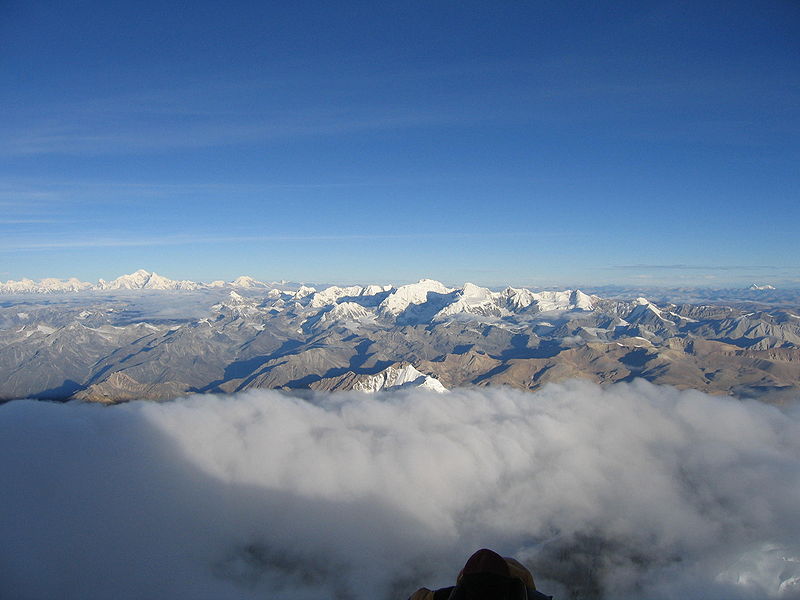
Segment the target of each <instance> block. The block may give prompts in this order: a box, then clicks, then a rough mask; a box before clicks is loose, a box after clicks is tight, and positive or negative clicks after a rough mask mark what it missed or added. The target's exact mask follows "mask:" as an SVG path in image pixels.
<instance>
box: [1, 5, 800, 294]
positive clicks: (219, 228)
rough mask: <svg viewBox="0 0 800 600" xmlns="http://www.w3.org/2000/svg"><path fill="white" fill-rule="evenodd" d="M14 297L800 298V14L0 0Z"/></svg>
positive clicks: (790, 10)
mask: <svg viewBox="0 0 800 600" xmlns="http://www.w3.org/2000/svg"><path fill="white" fill-rule="evenodd" d="M0 106H1V107H2V110H1V111H0V279H3V280H4V279H9V278H14V279H18V278H21V277H23V276H27V277H32V278H39V277H47V276H55V277H67V276H78V277H80V278H82V279H86V280H96V279H97V278H98V277H104V278H107V279H108V278H110V277H115V276H117V275H119V274H122V273H126V272H131V271H133V270H135V269H137V268H147V269H150V270H155V271H157V272H159V273H161V274H164V275H166V276H169V277H173V278H181V279H183V278H189V279H195V280H212V279H231V278H233V277H235V276H237V275H240V274H243V273H247V274H250V275H253V276H256V277H258V278H262V279H269V280H272V279H292V280H302V281H323V282H342V283H350V282H352V283H358V282H369V281H373V282H396V283H401V282H406V281H411V280H416V279H418V278H420V277H434V278H437V279H441V280H443V281H445V282H448V283H461V282H464V281H473V282H476V283H481V284H485V285H499V284H504V283H513V284H517V285H531V286H545V285H563V286H571V285H599V284H607V283H624V284H635V283H641V284H642V285H654V284H655V285H710V286H715V285H718V286H728V285H740V284H744V283H749V282H751V281H757V282H771V283H776V284H779V285H784V286H786V285H792V286H800V260H798V257H799V256H800V252H798V251H799V250H800V243H798V238H799V237H800V236H798V223H800V208H798V204H800V203H799V202H798V200H799V198H798V196H799V194H798V191H799V190H800V142H799V141H798V140H800V3H798V2H795V1H791V0H783V1H768V0H765V1H761V2H755V3H754V2H751V1H746V2H745V1H742V2H740V1H736V0H730V1H726V2H724V3H720V2H705V1H691V2H678V1H670V2H647V1H644V2H643V1H641V0H639V1H631V2H626V1H621V2H614V3H598V2H589V1H586V2H570V1H558V2H482V3H478V2H403V3H395V4H389V3H375V2H357V3H356V2H300V3H277V2H232V3H225V4H221V3H218V2H213V3H212V2H194V3H188V4H186V3H169V2H167V3H164V2H147V1H144V2H138V3H131V2H114V1H104V2H99V1H98V2H95V1H87V2H74V3H65V2H47V1H44V2H36V3H33V2H17V1H15V0H11V1H8V0H6V1H5V2H0Z"/></svg>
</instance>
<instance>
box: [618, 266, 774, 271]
mask: <svg viewBox="0 0 800 600" xmlns="http://www.w3.org/2000/svg"><path fill="white" fill-rule="evenodd" d="M611 268H612V269H622V270H652V271H744V270H755V271H758V270H763V271H765V270H776V269H778V268H779V267H776V266H774V265H687V264H674V265H648V264H639V265H614V266H613V267H611Z"/></svg>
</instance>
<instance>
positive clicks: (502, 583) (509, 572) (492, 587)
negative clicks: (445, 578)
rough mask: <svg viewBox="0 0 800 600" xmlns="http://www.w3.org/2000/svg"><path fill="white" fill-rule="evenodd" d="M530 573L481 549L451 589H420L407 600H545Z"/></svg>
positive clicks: (509, 559) (514, 563) (546, 597)
mask: <svg viewBox="0 0 800 600" xmlns="http://www.w3.org/2000/svg"><path fill="white" fill-rule="evenodd" d="M549 599H552V596H545V595H544V594H542V593H541V592H538V591H537V590H536V585H535V584H534V582H533V576H532V575H531V573H530V571H528V569H526V568H525V567H523V566H522V564H521V563H519V561H516V560H514V559H513V558H503V557H502V556H500V555H499V554H497V553H496V552H494V551H492V550H489V549H487V548H483V549H481V550H478V551H477V552H476V553H475V554H473V555H472V556H470V557H469V560H467V564H465V565H464V568H463V569H461V572H460V573H459V574H458V579H457V580H456V585H455V586H452V587H445V588H440V589H438V590H429V589H428V588H420V589H418V590H417V591H416V592H414V593H413V594H411V597H410V598H409V599H408V600H549Z"/></svg>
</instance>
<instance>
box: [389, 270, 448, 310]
mask: <svg viewBox="0 0 800 600" xmlns="http://www.w3.org/2000/svg"><path fill="white" fill-rule="evenodd" d="M452 291H453V290H452V289H451V288H448V287H446V286H445V285H444V284H442V283H441V282H439V281H436V280H434V279H420V280H419V281H418V282H417V283H409V284H407V285H401V286H400V287H399V288H397V289H396V290H395V291H394V292H392V293H391V294H389V296H387V297H386V299H385V300H384V301H383V302H381V304H380V312H381V313H383V314H389V315H399V314H400V313H401V312H403V311H404V310H405V309H407V308H408V307H409V306H410V305H411V304H422V303H423V302H427V300H428V294H429V293H431V292H433V293H435V294H449V293H450V292H452Z"/></svg>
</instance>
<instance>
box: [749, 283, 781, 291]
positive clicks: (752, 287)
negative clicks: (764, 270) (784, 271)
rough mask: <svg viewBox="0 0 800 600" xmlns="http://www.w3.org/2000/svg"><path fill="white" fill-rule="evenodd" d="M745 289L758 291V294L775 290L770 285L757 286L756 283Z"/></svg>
mask: <svg viewBox="0 0 800 600" xmlns="http://www.w3.org/2000/svg"><path fill="white" fill-rule="evenodd" d="M747 289H748V290H753V291H760V292H763V291H766V290H774V289H775V286H773V285H770V284H768V283H765V284H761V285H759V284H757V283H754V284H753V285H751V286H750V287H749V288H747Z"/></svg>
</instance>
